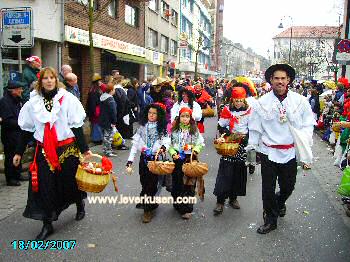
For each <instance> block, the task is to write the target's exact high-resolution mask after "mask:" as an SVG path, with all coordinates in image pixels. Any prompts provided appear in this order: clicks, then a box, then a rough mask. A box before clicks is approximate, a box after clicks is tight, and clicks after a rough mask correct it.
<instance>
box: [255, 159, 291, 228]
mask: <svg viewBox="0 0 350 262" xmlns="http://www.w3.org/2000/svg"><path fill="white" fill-rule="evenodd" d="M296 175H297V162H296V159H295V158H293V159H291V160H290V161H288V162H287V163H285V164H279V163H275V162H272V161H270V160H269V159H268V157H267V155H264V154H261V176H262V200H263V208H264V213H265V223H268V224H276V223H277V218H278V215H279V210H280V209H281V208H283V207H284V205H285V202H286V200H287V199H288V198H289V196H290V195H291V194H292V192H293V190H294V186H295V181H296ZM276 180H278V184H279V187H280V191H279V192H277V193H276V192H275V190H276Z"/></svg>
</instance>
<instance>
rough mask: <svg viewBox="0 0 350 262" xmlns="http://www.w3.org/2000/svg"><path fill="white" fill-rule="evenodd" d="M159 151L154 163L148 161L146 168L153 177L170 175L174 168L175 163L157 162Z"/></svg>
mask: <svg viewBox="0 0 350 262" xmlns="http://www.w3.org/2000/svg"><path fill="white" fill-rule="evenodd" d="M159 152H160V150H158V151H157V154H156V156H155V158H154V161H148V164H147V167H148V169H149V171H151V173H153V174H155V175H160V176H161V175H171V174H172V173H173V171H174V168H175V163H173V162H169V161H157V159H158V155H159Z"/></svg>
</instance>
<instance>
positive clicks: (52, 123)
mask: <svg viewBox="0 0 350 262" xmlns="http://www.w3.org/2000/svg"><path fill="white" fill-rule="evenodd" d="M85 116H86V115H85V111H84V108H83V106H82V104H81V103H80V101H79V100H78V99H77V98H76V97H75V96H74V95H72V94H71V93H69V92H67V91H66V90H65V89H64V87H61V86H60V83H59V82H58V77H57V73H56V71H55V69H53V68H50V67H47V68H44V69H42V70H41V71H40V76H39V80H38V83H37V85H36V86H35V90H34V91H32V92H31V93H30V99H29V101H28V102H27V103H26V104H25V105H24V106H23V108H22V109H21V111H20V113H19V117H18V125H19V126H20V128H21V129H22V134H21V142H20V143H19V145H18V146H17V154H16V155H15V156H14V158H13V162H14V165H15V166H16V165H18V164H19V163H20V160H21V156H22V155H23V153H24V151H25V148H26V145H27V143H28V141H30V140H31V138H32V136H33V133H34V138H35V140H36V142H37V145H36V150H35V156H34V161H33V163H32V164H31V167H30V171H31V172H30V173H31V176H30V183H29V189H28V200H27V206H26V208H25V210H24V213H23V216H25V217H27V218H31V219H36V220H41V221H43V227H42V230H41V232H40V233H39V234H38V235H37V237H36V239H37V240H44V239H46V238H47V237H48V236H49V235H51V234H52V233H53V227H52V221H56V220H57V219H58V216H59V215H60V213H61V212H62V211H63V210H64V209H66V208H68V207H69V205H71V204H73V203H75V204H76V205H77V214H76V217H75V219H76V220H81V219H83V218H84V216H85V209H84V200H83V199H84V198H86V192H83V191H80V190H79V189H78V187H77V183H76V180H75V175H76V172H77V168H78V165H79V154H80V153H83V154H84V155H85V156H89V155H91V154H92V153H91V151H90V150H89V147H88V146H87V144H86V142H85V138H84V134H83V129H82V126H83V124H84V119H85Z"/></svg>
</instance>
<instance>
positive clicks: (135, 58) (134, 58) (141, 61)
mask: <svg viewBox="0 0 350 262" xmlns="http://www.w3.org/2000/svg"><path fill="white" fill-rule="evenodd" d="M106 51H107V52H108V53H111V54H113V55H115V56H116V58H117V59H118V60H121V61H126V62H131V63H136V64H142V65H145V64H153V63H152V62H151V61H150V60H148V59H146V58H144V57H141V56H135V55H129V54H125V53H120V52H117V51H110V50H106Z"/></svg>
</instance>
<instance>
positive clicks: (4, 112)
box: [0, 91, 22, 146]
mask: <svg viewBox="0 0 350 262" xmlns="http://www.w3.org/2000/svg"><path fill="white" fill-rule="evenodd" d="M21 108H22V102H21V99H20V98H17V97H13V96H12V95H11V94H10V93H9V92H8V91H6V92H5V94H4V96H3V97H2V98H1V99H0V117H1V118H2V123H1V126H2V127H1V141H2V143H3V144H4V146H6V145H11V144H13V145H16V143H18V139H19V134H20V132H21V129H20V127H19V125H18V115H19V111H20V110H21Z"/></svg>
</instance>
